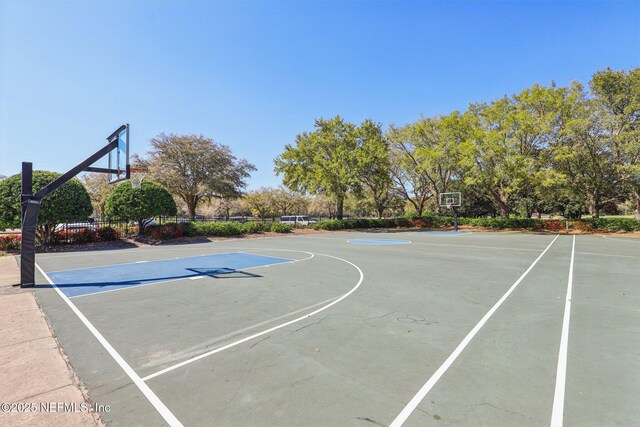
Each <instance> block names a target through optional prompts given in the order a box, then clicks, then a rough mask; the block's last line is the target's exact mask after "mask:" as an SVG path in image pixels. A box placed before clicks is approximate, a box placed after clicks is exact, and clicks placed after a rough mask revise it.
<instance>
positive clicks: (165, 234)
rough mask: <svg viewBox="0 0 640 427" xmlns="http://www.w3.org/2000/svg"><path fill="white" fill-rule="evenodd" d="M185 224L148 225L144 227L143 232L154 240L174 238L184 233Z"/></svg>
mask: <svg viewBox="0 0 640 427" xmlns="http://www.w3.org/2000/svg"><path fill="white" fill-rule="evenodd" d="M185 225H186V224H176V223H168V224H163V225H148V226H147V227H146V228H145V233H146V234H148V235H149V237H151V238H152V239H154V240H167V239H175V238H177V237H182V236H184V235H185Z"/></svg>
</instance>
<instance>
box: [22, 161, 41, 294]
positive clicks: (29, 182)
mask: <svg viewBox="0 0 640 427" xmlns="http://www.w3.org/2000/svg"><path fill="white" fill-rule="evenodd" d="M21 187H22V188H21V193H20V211H21V213H22V221H21V226H20V231H21V233H22V235H21V239H20V287H22V288H26V287H32V286H34V285H35V283H36V281H35V263H36V224H37V222H38V213H39V212H40V202H39V201H38V200H34V199H33V164H32V163H29V162H22V175H21ZM34 214H35V215H34Z"/></svg>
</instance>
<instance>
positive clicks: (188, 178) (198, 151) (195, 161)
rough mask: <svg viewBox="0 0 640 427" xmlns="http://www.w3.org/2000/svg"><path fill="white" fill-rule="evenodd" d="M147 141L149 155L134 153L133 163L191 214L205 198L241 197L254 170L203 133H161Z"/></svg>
mask: <svg viewBox="0 0 640 427" xmlns="http://www.w3.org/2000/svg"><path fill="white" fill-rule="evenodd" d="M149 143H150V145H151V149H150V150H149V151H148V152H147V155H148V157H147V158H146V159H143V158H139V157H138V156H134V162H136V163H138V164H139V165H140V166H143V167H146V168H147V169H148V171H149V177H150V178H151V179H153V180H155V181H157V182H159V183H161V184H162V185H164V186H165V187H166V188H168V189H169V191H171V193H173V194H175V195H176V196H177V197H179V198H180V199H181V200H182V201H184V202H185V204H186V205H187V208H188V209H189V214H190V215H191V216H192V217H194V216H195V214H196V209H197V207H198V206H199V205H200V203H201V202H202V201H204V200H208V199H210V198H212V197H215V198H234V197H239V196H241V195H242V191H243V190H244V188H245V187H246V180H247V178H249V176H250V172H252V171H254V170H256V168H255V166H253V165H252V164H251V163H249V162H247V161H246V160H244V159H237V158H236V157H235V156H234V155H233V153H232V152H231V149H230V148H229V147H228V146H226V145H222V144H218V143H216V142H215V141H213V140H212V139H211V138H206V137H204V136H202V135H199V136H198V135H173V134H171V135H165V134H160V135H158V136H157V137H155V138H152V139H151V140H150V141H149Z"/></svg>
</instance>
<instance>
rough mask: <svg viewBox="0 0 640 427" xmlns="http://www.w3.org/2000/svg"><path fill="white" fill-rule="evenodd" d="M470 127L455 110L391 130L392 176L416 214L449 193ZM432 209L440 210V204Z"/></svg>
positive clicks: (458, 167) (466, 143)
mask: <svg viewBox="0 0 640 427" xmlns="http://www.w3.org/2000/svg"><path fill="white" fill-rule="evenodd" d="M469 127H470V126H469V124H468V119H467V117H466V116H464V115H461V114H460V113H458V112H457V111H456V112H453V113H452V114H450V115H448V116H442V117H436V118H434V119H429V118H427V119H424V118H423V119H421V120H419V121H418V122H416V123H412V124H409V125H406V126H404V127H403V128H400V129H397V128H394V127H393V126H392V127H391V128H390V130H389V133H388V135H389V141H390V144H391V159H392V164H393V166H392V168H391V176H392V178H393V181H394V183H395V184H396V191H397V192H398V193H399V194H400V195H402V197H404V199H405V200H407V201H408V202H409V203H410V204H411V206H412V207H413V208H414V209H415V211H416V214H417V215H422V213H423V212H424V210H425V209H426V208H427V205H428V203H429V201H430V200H437V198H434V196H436V195H437V194H438V193H444V192H447V191H448V190H449V187H450V183H451V182H452V180H453V179H455V177H456V175H457V174H458V172H459V170H460V158H461V156H462V155H463V153H464V150H465V147H466V146H467V145H468V142H467V141H468V132H469ZM466 150H467V151H469V150H468V148H467V149H466ZM433 207H437V208H438V209H439V205H438V204H437V203H434V205H433Z"/></svg>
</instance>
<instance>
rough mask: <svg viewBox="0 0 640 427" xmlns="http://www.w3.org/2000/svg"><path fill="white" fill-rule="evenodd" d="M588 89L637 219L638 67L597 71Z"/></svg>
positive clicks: (639, 200) (639, 191)
mask: <svg viewBox="0 0 640 427" xmlns="http://www.w3.org/2000/svg"><path fill="white" fill-rule="evenodd" d="M590 87H591V92H592V94H593V95H594V102H595V104H596V105H597V108H599V110H600V112H601V114H602V118H603V122H604V126H603V128H604V130H605V132H606V138H607V140H608V145H609V147H610V148H611V150H612V152H613V155H614V158H615V162H616V166H617V169H618V173H619V174H620V178H621V179H622V181H623V182H624V184H625V185H626V186H627V188H628V191H629V192H630V193H631V195H632V198H633V200H634V203H635V207H634V213H635V216H636V219H640V68H635V69H633V70H631V71H629V72H625V71H612V70H611V69H610V68H607V69H606V70H602V71H599V72H597V73H595V74H594V75H593V77H592V78H591V82H590Z"/></svg>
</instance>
